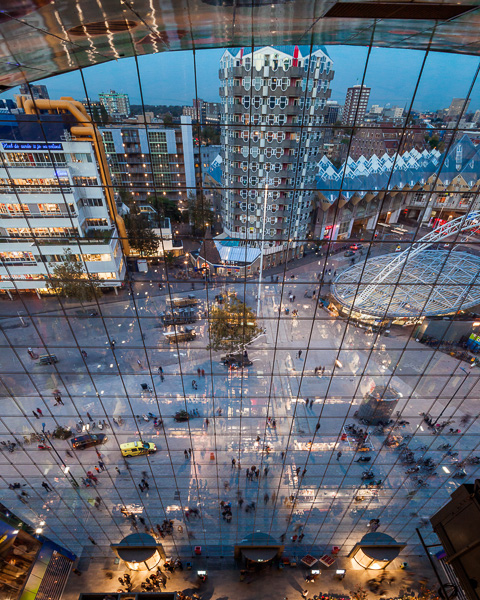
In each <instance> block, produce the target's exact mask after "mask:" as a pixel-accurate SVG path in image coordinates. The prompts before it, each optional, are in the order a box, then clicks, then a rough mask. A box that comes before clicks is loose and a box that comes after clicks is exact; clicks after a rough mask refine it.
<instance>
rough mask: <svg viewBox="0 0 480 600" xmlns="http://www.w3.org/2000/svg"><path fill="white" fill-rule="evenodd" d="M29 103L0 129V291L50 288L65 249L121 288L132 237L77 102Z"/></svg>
mask: <svg viewBox="0 0 480 600" xmlns="http://www.w3.org/2000/svg"><path fill="white" fill-rule="evenodd" d="M23 101H24V102H23V105H24V107H25V109H26V112H27V114H20V115H19V114H10V115H3V118H2V123H1V126H0V155H1V166H0V259H1V264H0V290H1V291H2V292H6V293H8V294H10V293H11V292H12V291H14V290H18V291H25V290H29V291H36V292H37V293H39V292H45V291H47V281H48V278H49V277H50V275H51V273H52V268H53V267H54V266H55V265H57V264H59V263H61V262H62V261H63V258H64V254H65V249H66V248H69V249H70V250H71V252H72V253H73V254H74V255H76V256H77V257H78V260H79V261H81V262H82V263H83V265H84V269H85V271H86V272H88V273H90V274H91V275H95V276H97V277H98V279H99V281H100V283H101V285H102V286H105V287H115V286H120V285H121V283H122V282H123V279H124V275H125V264H124V259H123V252H122V245H123V246H124V248H123V249H124V250H125V251H128V242H127V241H126V239H125V231H124V229H122V226H123V221H122V219H121V218H120V217H118V215H117V214H116V210H115V206H114V202H113V201H112V200H113V197H110V192H109V191H108V189H109V188H108V181H109V180H108V171H106V162H105V161H104V160H103V159H102V156H101V153H99V152H98V151H97V148H96V144H95V142H94V141H93V139H87V138H88V132H87V128H86V127H84V126H83V125H79V124H78V122H77V121H75V119H72V113H70V112H69V106H71V105H72V103H69V102H66V101H50V100H39V101H38V103H37V106H42V107H43V108H44V109H45V110H40V111H39V114H38V116H37V114H35V109H32V104H33V103H32V101H31V100H28V99H27V98H26V97H23ZM29 102H30V106H29V104H28V103H29ZM20 103H22V99H20ZM41 103H45V104H41ZM75 104H78V105H80V103H75ZM47 105H48V110H49V111H50V114H47V113H46V110H47ZM80 106H81V105H80ZM74 108H77V107H76V106H74ZM77 112H79V111H77ZM29 113H30V114H29ZM75 114H77V113H75ZM80 115H81V118H82V119H84V120H86V114H84V113H83V112H82V113H80ZM83 131H84V132H85V135H84V136H82V132H83ZM106 190H107V191H106ZM117 226H119V227H120V235H119V229H118V228H117Z"/></svg>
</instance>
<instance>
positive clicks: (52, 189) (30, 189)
mask: <svg viewBox="0 0 480 600" xmlns="http://www.w3.org/2000/svg"><path fill="white" fill-rule="evenodd" d="M15 192H26V193H27V194H55V193H59V194H60V193H62V192H63V193H64V194H72V193H73V190H72V188H70V187H58V186H49V187H43V186H37V185H25V186H21V185H16V186H15V187H10V186H2V187H0V194H14V193H15Z"/></svg>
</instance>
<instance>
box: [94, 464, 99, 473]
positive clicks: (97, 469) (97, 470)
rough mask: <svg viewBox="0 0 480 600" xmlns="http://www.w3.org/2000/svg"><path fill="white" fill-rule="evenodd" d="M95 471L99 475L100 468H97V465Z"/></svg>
mask: <svg viewBox="0 0 480 600" xmlns="http://www.w3.org/2000/svg"><path fill="white" fill-rule="evenodd" d="M95 471H96V472H97V473H100V467H97V465H95Z"/></svg>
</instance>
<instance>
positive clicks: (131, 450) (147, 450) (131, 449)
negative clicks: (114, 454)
mask: <svg viewBox="0 0 480 600" xmlns="http://www.w3.org/2000/svg"><path fill="white" fill-rule="evenodd" d="M120 451H121V453H122V456H127V457H128V456H141V455H142V454H153V453H154V452H156V451H157V447H156V446H155V444H154V443H153V442H127V443H126V444H120Z"/></svg>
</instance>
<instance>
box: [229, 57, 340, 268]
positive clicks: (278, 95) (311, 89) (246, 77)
mask: <svg viewBox="0 0 480 600" xmlns="http://www.w3.org/2000/svg"><path fill="white" fill-rule="evenodd" d="M332 67H333V61H332V60H331V59H330V57H329V56H328V54H327V52H326V50H324V49H321V48H319V49H315V50H314V51H313V52H311V48H309V47H303V46H302V47H298V46H295V48H293V47H291V46H290V47H289V46H282V47H273V46H267V47H264V48H259V49H256V50H254V51H253V52H249V53H245V52H244V51H243V49H242V50H240V51H238V52H232V51H230V50H226V51H225V53H224V54H223V56H222V59H221V61H220V73H219V76H220V96H221V100H222V135H221V143H222V171H223V173H222V187H223V189H224V198H223V210H222V219H223V227H224V232H225V233H226V234H227V235H228V236H230V237H232V238H235V239H240V240H244V241H245V242H248V243H251V244H256V245H257V247H258V246H260V247H262V248H263V252H264V254H265V257H266V261H265V263H264V264H265V266H266V267H268V266H270V265H274V264H278V263H280V262H284V261H285V260H286V259H287V257H290V256H295V255H300V253H302V252H303V248H304V243H305V240H306V238H307V236H308V233H309V225H310V218H311V213H312V210H313V193H314V187H315V172H316V166H317V162H318V158H319V156H320V155H321V152H322V144H323V130H322V129H321V128H320V127H319V125H322V124H323V123H324V122H325V115H326V111H327V107H326V103H327V100H328V98H329V97H330V93H331V90H330V83H331V80H332V78H333V75H334V72H333V69H332ZM266 185H268V191H267V198H266V201H265V188H266Z"/></svg>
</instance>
